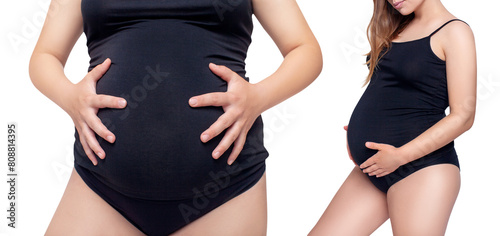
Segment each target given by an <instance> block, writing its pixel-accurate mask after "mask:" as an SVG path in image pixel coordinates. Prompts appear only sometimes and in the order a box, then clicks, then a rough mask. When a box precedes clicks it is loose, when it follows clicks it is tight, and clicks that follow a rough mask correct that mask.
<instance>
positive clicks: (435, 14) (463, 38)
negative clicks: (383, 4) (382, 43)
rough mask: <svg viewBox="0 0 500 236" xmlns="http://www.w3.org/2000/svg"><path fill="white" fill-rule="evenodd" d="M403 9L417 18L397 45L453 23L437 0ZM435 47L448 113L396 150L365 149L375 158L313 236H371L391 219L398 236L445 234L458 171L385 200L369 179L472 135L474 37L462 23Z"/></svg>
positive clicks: (446, 169) (417, 179)
mask: <svg viewBox="0 0 500 236" xmlns="http://www.w3.org/2000/svg"><path fill="white" fill-rule="evenodd" d="M396 2H399V0H398V1H389V3H390V4H393V5H394V3H396ZM398 10H399V11H400V13H401V14H405V15H406V14H410V13H412V12H414V13H415V19H414V20H413V21H412V22H411V23H410V24H409V25H408V27H407V28H406V29H405V30H404V31H403V32H402V33H401V34H400V35H399V37H398V38H396V39H395V41H397V42H406V41H412V40H415V39H420V38H423V37H426V36H428V35H430V34H431V33H432V32H433V31H434V30H435V29H437V28H438V27H439V26H441V25H442V24H443V23H445V22H447V21H448V20H451V19H455V18H456V17H454V16H453V15H452V14H451V13H449V12H448V11H447V10H446V9H445V7H444V6H443V5H442V3H441V2H440V1H439V0H405V1H404V2H403V7H402V8H401V9H398ZM431 48H432V50H433V52H434V53H435V54H436V56H438V57H439V58H441V59H442V60H445V61H446V72H447V81H448V98H449V103H450V114H449V115H448V116H446V117H445V118H443V119H442V120H441V121H439V122H438V123H436V124H435V125H434V126H432V127H431V128H429V129H428V130H426V131H425V132H424V133H422V134H421V135H419V136H418V137H417V138H415V139H414V140H412V141H410V142H409V143H407V144H405V145H403V146H401V147H399V148H396V147H394V146H391V145H388V144H381V143H373V142H367V143H366V146H367V147H368V148H371V149H374V150H378V152H377V153H376V154H375V155H374V156H372V157H371V158H369V159H368V160H366V161H365V162H364V163H361V164H360V166H359V167H355V168H354V170H353V171H352V172H351V174H350V175H349V176H348V177H347V179H346V181H345V182H344V184H343V185H342V187H341V188H340V189H339V190H338V192H337V194H336V195H335V196H334V198H333V199H332V201H331V203H330V205H329V206H328V208H327V209H326V211H325V212H324V214H323V216H322V217H321V218H320V220H319V221H318V223H317V224H316V226H315V227H314V228H313V229H312V230H311V232H310V234H309V235H310V236H326V235H328V236H332V235H370V234H371V233H372V232H373V231H374V230H376V229H377V228H378V227H379V226H380V225H381V224H382V223H383V222H385V221H386V220H387V219H389V218H390V219H391V224H392V229H393V233H394V235H397V236H399V235H401V236H403V235H404V236H413V235H415V236H417V235H436V236H437V235H444V233H445V231H446V226H447V224H448V220H449V217H450V214H451V211H452V209H453V205H454V203H455V200H456V198H457V196H458V192H459V189H460V172H459V169H458V168H457V167H456V166H454V165H451V164H441V165H435V166H430V167H427V168H424V169H422V170H419V171H417V172H415V173H413V174H411V175H410V176H408V177H406V178H405V179H403V180H401V181H399V182H397V183H396V184H394V185H392V186H391V187H390V189H389V191H388V193H387V194H384V193H382V192H381V191H380V190H378V189H377V188H375V187H374V186H373V184H371V182H370V181H369V180H368V178H367V177H366V175H365V174H368V175H370V176H377V177H382V176H385V175H387V174H389V173H392V172H393V171H394V170H396V169H397V168H398V167H399V166H401V165H404V164H406V163H409V162H411V161H413V160H416V159H418V158H421V157H423V156H425V155H427V154H429V153H431V152H433V151H435V150H437V149H439V148H441V147H443V146H444V145H446V144H448V143H449V142H451V141H453V140H454V139H456V138H457V137H458V136H460V135H461V134H462V133H464V132H466V131H467V130H468V129H470V128H471V126H472V124H473V122H474V115H475V104H476V103H475V101H476V74H477V72H476V70H477V69H476V52H475V46H474V37H473V34H472V31H471V29H470V28H469V27H468V26H467V25H466V24H464V23H462V22H452V23H450V24H449V25H447V26H446V27H444V28H443V29H441V30H440V31H439V32H438V33H436V34H435V35H434V36H432V38H431ZM409 56H410V55H409ZM351 158H352V157H351ZM360 168H361V169H363V172H364V173H365V174H363V172H362V171H361V170H360Z"/></svg>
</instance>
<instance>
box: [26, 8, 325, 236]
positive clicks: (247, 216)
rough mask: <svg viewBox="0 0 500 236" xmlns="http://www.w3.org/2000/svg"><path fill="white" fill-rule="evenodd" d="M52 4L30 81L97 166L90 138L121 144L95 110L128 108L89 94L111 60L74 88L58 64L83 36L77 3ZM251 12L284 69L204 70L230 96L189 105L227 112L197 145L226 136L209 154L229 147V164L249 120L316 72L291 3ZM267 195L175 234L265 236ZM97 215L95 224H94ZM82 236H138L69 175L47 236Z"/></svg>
mask: <svg viewBox="0 0 500 236" xmlns="http://www.w3.org/2000/svg"><path fill="white" fill-rule="evenodd" d="M51 5H52V6H53V7H52V8H51V9H56V10H53V11H49V14H48V15H47V18H46V21H45V24H44V27H43V29H42V32H41V35H40V38H39V40H38V43H37V45H36V47H35V50H34V52H33V55H32V57H31V62H30V76H31V79H32V82H33V84H34V85H35V86H36V87H37V88H38V89H39V90H40V91H41V92H42V93H43V94H44V95H46V96H47V97H48V98H50V99H51V100H52V101H53V102H55V103H56V104H57V105H59V106H60V107H61V108H62V109H63V110H65V111H66V112H67V113H68V115H69V116H70V117H71V119H72V120H73V122H74V124H75V127H76V129H77V131H78V133H79V136H80V137H79V138H80V141H81V143H82V146H83V148H84V150H85V153H86V155H87V156H88V158H89V159H90V160H91V161H92V162H93V163H94V165H97V164H98V159H103V158H105V157H106V153H105V152H104V150H103V149H102V148H101V147H100V145H99V143H98V142H97V139H96V135H97V136H100V137H102V138H104V139H105V140H106V141H108V142H110V143H113V142H115V141H116V140H117V139H119V137H116V136H115V135H114V134H113V133H112V132H111V131H109V130H108V128H107V127H106V126H105V125H103V123H102V122H101V120H100V119H99V118H98V117H97V115H96V114H97V111H98V110H99V109H101V108H114V109H122V108H124V107H126V106H127V103H126V101H125V100H124V99H123V98H119V97H113V96H108V95H97V94H96V92H95V88H96V83H97V81H98V80H99V79H100V78H101V76H102V75H103V74H104V73H105V72H106V71H107V70H108V68H109V67H110V66H111V60H112V59H111V60H110V59H107V60H106V61H104V62H103V63H102V64H100V65H99V66H97V67H95V68H94V69H93V70H92V71H91V72H89V73H88V74H87V75H86V76H85V77H84V78H83V79H82V80H81V81H80V82H78V83H77V84H73V83H71V81H70V80H69V79H68V78H66V76H65V74H64V65H65V63H66V61H67V59H68V56H69V54H70V52H71V49H72V48H73V46H74V44H75V43H76V40H77V39H78V38H79V37H80V35H81V34H82V32H83V19H82V15H81V0H52V2H51ZM252 6H253V10H254V14H255V16H256V17H257V19H258V20H259V21H260V23H261V24H262V25H263V27H264V28H265V29H266V31H267V32H268V33H269V35H270V36H271V37H272V39H273V40H274V42H275V43H276V45H277V46H278V48H279V49H280V51H281V53H282V55H283V57H284V60H283V63H282V64H281V66H280V67H279V68H278V69H277V70H276V72H275V73H273V74H272V75H270V76H269V77H268V78H265V79H263V80H262V81H260V82H259V83H257V84H251V83H248V82H247V81H245V80H244V79H243V78H241V77H239V76H238V75H237V74H235V73H234V72H233V71H231V70H229V69H228V68H226V67H225V66H224V65H214V64H210V65H207V67H209V68H210V69H211V70H212V71H213V72H214V73H215V74H216V75H218V76H219V77H221V79H223V80H225V81H227V83H228V91H227V92H225V93H209V94H202V95H199V96H196V97H193V98H192V99H190V101H189V104H190V105H191V106H192V107H203V106H221V107H222V108H223V109H224V111H225V113H224V114H223V115H222V116H221V117H220V118H219V119H218V120H217V121H216V122H215V123H214V124H213V125H212V126H211V127H207V130H206V131H205V132H203V133H202V134H200V139H201V140H202V141H203V142H207V141H209V140H210V139H212V138H213V137H215V136H217V135H219V134H221V133H222V131H224V130H227V132H225V134H224V137H223V139H222V141H221V142H220V143H219V145H218V146H217V147H216V149H215V150H214V152H213V158H218V157H220V155H222V154H223V153H224V152H225V151H226V150H227V149H228V148H229V147H230V146H231V144H234V148H233V151H232V152H231V154H230V157H229V158H228V164H232V163H233V162H234V160H235V159H236V158H237V156H238V154H239V152H240V151H241V149H242V147H243V144H244V143H245V140H246V135H247V133H248V130H249V129H250V127H251V126H252V124H253V122H254V121H255V119H256V118H257V117H258V116H259V115H260V114H261V113H262V112H264V111H265V110H267V109H269V108H271V107H273V106H274V105H276V104H278V103H280V102H282V101H284V100H286V99H287V98H289V97H291V96H293V95H294V94H296V93H298V92H299V91H301V90H302V89H304V88H305V87H307V86H308V85H309V84H310V83H311V82H312V81H314V79H315V78H316V77H317V76H318V75H319V73H320V71H321V69H322V56H321V50H320V47H319V45H318V42H317V41H316V39H315V37H314V35H313V34H312V32H311V30H310V29H309V26H308V25H307V23H306V21H305V19H304V17H303V16H302V13H301V12H300V9H299V7H298V6H297V4H296V2H295V1H290V0H272V1H268V0H253V1H252ZM249 98H251V99H249ZM186 103H188V101H186ZM265 196H266V189H265V177H263V178H262V179H261V180H260V182H259V183H258V184H257V185H255V186H254V187H253V188H251V189H250V190H248V191H246V192H245V193H243V194H241V195H240V196H238V197H237V198H235V199H233V200H231V201H229V202H227V203H226V204H224V205H222V206H221V207H219V208H217V209H216V210H214V211H213V212H211V213H209V214H207V215H205V216H203V217H202V218H200V219H199V220H197V221H195V222H193V223H191V224H189V225H188V226H186V227H185V228H183V229H181V230H180V231H179V232H177V233H175V234H176V235H265V234H266V224H267V221H266V219H267V212H266V209H267V207H266V197H265ZM90 206H92V207H90ZM242 212H244V214H242ZM96 216H98V217H99V219H100V220H96V218H95V217H96ZM91 219H92V220H91ZM97 221H98V222H97ZM104 222H105V223H104ZM91 226H92V227H91ZM94 226H96V227H94ZM97 226H99V227H97ZM100 226H102V227H100ZM83 230H84V231H83ZM207 230H208V231H207ZM83 232H84V234H85V235H141V233H140V232H138V231H137V229H135V228H134V227H132V225H131V224H130V223H129V222H128V221H126V220H125V219H124V218H123V217H122V216H121V215H120V214H118V213H117V212H116V211H115V210H114V209H113V208H111V207H110V206H109V205H107V204H106V203H105V202H104V201H102V199H100V198H98V197H97V195H95V193H93V192H92V191H90V189H88V187H87V186H86V185H85V184H83V182H82V180H81V178H80V177H79V176H78V175H77V174H75V173H73V174H72V177H71V179H70V181H69V183H68V185H67V187H66V192H65V194H64V196H63V199H62V200H61V203H60V205H59V207H58V209H57V211H56V214H55V215H54V218H53V220H52V222H51V223H50V225H49V227H48V230H47V233H46V234H47V235H78V234H79V233H83Z"/></svg>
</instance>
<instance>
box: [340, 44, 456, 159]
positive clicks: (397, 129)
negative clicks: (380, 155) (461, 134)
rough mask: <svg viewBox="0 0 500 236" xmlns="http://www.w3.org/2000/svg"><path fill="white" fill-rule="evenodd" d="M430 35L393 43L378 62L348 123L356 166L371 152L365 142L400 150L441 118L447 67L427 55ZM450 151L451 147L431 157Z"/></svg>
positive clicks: (372, 151)
mask: <svg viewBox="0 0 500 236" xmlns="http://www.w3.org/2000/svg"><path fill="white" fill-rule="evenodd" d="M431 36H432V35H430V36H428V37H424V38H421V39H418V40H413V41H409V42H402V43H392V45H391V47H390V48H389V49H388V50H387V53H386V54H385V55H384V56H383V57H382V58H381V60H380V61H379V64H378V67H377V68H376V70H375V72H374V74H373V76H372V78H371V81H370V83H369V85H368V87H367V88H366V90H365V92H364V94H363V96H362V97H361V99H360V100H359V102H358V104H357V106H356V107H355V109H354V111H353V113H352V116H351V119H350V122H349V128H348V133H347V134H348V143H349V148H350V151H351V154H352V156H353V158H354V160H355V161H356V162H357V163H358V164H362V163H363V162H364V161H366V160H367V159H368V158H370V157H371V156H373V155H374V154H375V153H376V151H375V150H370V149H368V148H366V147H365V143H366V142H367V141H371V142H377V143H385V144H390V145H393V146H395V147H400V146H402V145H404V144H406V143H408V142H409V141H411V140H413V139H414V138H416V137H417V136H418V135H420V134H421V133H423V132H424V131H425V130H427V129H428V128H430V127H431V126H432V125H434V124H436V123H437V122H438V121H439V120H441V119H442V118H443V117H445V109H446V108H447V107H448V90H447V80H446V63H445V61H443V60H441V59H440V58H438V57H437V56H436V55H435V54H434V52H433V51H432V48H431V46H430V40H431ZM452 148H453V142H452V143H450V144H448V145H446V146H445V147H443V148H441V149H439V150H437V151H435V152H434V153H433V154H436V153H439V152H444V151H447V150H450V149H452ZM433 154H430V155H433Z"/></svg>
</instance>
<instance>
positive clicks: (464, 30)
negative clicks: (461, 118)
mask: <svg viewBox="0 0 500 236" xmlns="http://www.w3.org/2000/svg"><path fill="white" fill-rule="evenodd" d="M444 36H445V37H444V38H445V40H446V41H443V44H442V45H443V50H444V53H445V56H446V74H447V81H448V97H449V102H450V113H460V114H462V115H465V116H467V117H468V118H469V119H473V117H474V113H475V107H476V87H477V85H476V84H477V82H476V81H477V65H476V47H475V42H474V35H473V33H472V30H471V28H470V27H469V26H468V25H466V24H464V23H462V22H455V23H453V24H450V25H449V27H447V28H446V31H445V35H444Z"/></svg>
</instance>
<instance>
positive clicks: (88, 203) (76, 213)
mask: <svg viewBox="0 0 500 236" xmlns="http://www.w3.org/2000/svg"><path fill="white" fill-rule="evenodd" d="M45 235H47V236H51V235H54V236H59V235H71V236H79V235H82V236H83V235H85V236H95V235H124V236H128V235H130V236H132V235H134V236H135V235H144V234H143V233H142V232H140V231H139V230H138V229H137V228H136V227H134V226H133V225H132V224H131V223H130V222H128V221H127V220H126V219H125V218H124V217H123V216H122V215H121V214H120V213H118V212H117V211H116V210H115V209H114V208H113V207H111V206H110V205H109V204H108V203H107V202H105V201H104V200H103V199H102V198H101V197H99V196H98V195H97V194H96V193H95V192H94V191H92V190H91V189H90V188H89V187H88V186H87V184H85V182H83V180H82V178H81V177H80V176H79V175H78V173H76V171H75V170H74V169H73V172H72V173H71V177H70V179H69V182H68V185H67V186H66V190H65V191H64V195H63V197H62V199H61V202H60V203H59V206H58V207H57V210H56V212H55V214H54V216H53V218H52V221H51V222H50V224H49V227H48V229H47V232H45Z"/></svg>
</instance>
